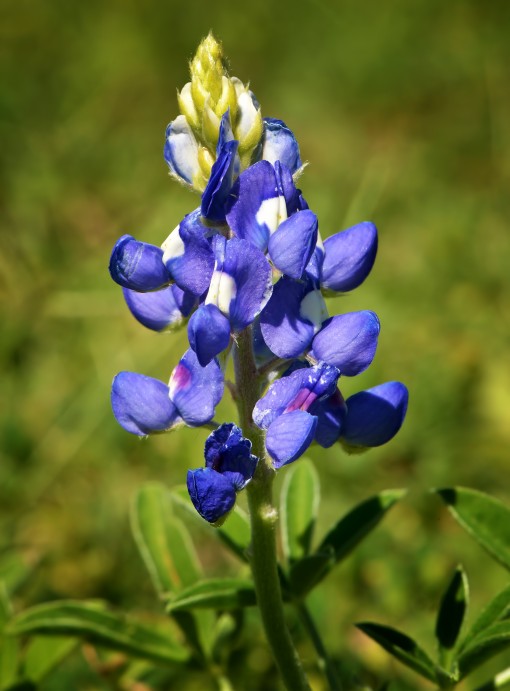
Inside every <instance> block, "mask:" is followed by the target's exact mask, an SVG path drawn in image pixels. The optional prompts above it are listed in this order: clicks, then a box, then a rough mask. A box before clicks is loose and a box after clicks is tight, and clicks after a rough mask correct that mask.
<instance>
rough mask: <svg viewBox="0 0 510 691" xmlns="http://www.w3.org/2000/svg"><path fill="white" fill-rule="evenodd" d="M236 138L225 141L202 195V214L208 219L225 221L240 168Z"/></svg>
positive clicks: (219, 221)
mask: <svg viewBox="0 0 510 691" xmlns="http://www.w3.org/2000/svg"><path fill="white" fill-rule="evenodd" d="M238 146H239V142H237V141H236V140H233V141H229V142H225V143H224V144H223V146H222V147H221V151H220V153H219V156H218V158H217V159H216V161H215V162H214V164H213V167H212V170H211V175H210V177H209V181H208V183H207V186H206V188H205V190H204V193H203V195H202V206H201V209H202V216H203V217H204V218H206V219H207V220H208V221H214V222H216V223H223V222H224V221H225V203H226V201H227V197H228V195H229V192H230V190H231V189H232V184H233V182H234V176H235V171H236V169H238V168H239V165H238V164H239V157H238V156H237V148H238Z"/></svg>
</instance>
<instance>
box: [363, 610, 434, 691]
mask: <svg viewBox="0 0 510 691" xmlns="http://www.w3.org/2000/svg"><path fill="white" fill-rule="evenodd" d="M356 626H357V628H358V629H361V631H363V633H365V634H366V635H367V636H369V637H370V638H372V639H373V640H374V641H375V642H376V643H379V645H380V646H381V647H382V648H384V650H386V651H387V652H388V653H390V655H393V657H395V658H397V660H399V661H400V662H402V663H403V664H404V665H406V666H407V667H410V668H411V669H413V670H414V671H415V672H418V674H421V675H422V677H425V678H426V679H429V681H433V682H435V683H437V681H438V680H437V670H436V667H435V665H434V663H433V662H432V660H431V659H430V658H429V656H428V655H427V653H426V652H425V651H424V650H422V649H421V648H420V646H419V645H418V644H417V643H416V641H413V639H412V638H410V637H409V636H406V634H405V633H402V632H400V631H397V630H396V629H392V628H390V627H389V626H381V625H380V624H373V623H371V622H364V623H361V624H356Z"/></svg>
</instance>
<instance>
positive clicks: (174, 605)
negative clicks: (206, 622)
mask: <svg viewBox="0 0 510 691" xmlns="http://www.w3.org/2000/svg"><path fill="white" fill-rule="evenodd" d="M255 604H256V597H255V590H254V588H253V583H252V582H251V581H248V580H246V579H244V580H243V579H239V578H217V579H208V580H205V581H198V582H197V583H195V584H194V585H192V586H190V587H189V588H185V589H184V590H183V591H181V592H180V593H179V595H177V596H176V597H174V598H172V599H171V600H170V602H169V603H168V604H167V608H166V609H167V612H178V611H180V610H188V609H201V608H204V609H221V610H228V609H239V608H242V607H252V606H253V605H255Z"/></svg>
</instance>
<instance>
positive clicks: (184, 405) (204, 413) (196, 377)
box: [168, 349, 223, 427]
mask: <svg viewBox="0 0 510 691" xmlns="http://www.w3.org/2000/svg"><path fill="white" fill-rule="evenodd" d="M168 386H169V389H170V400H171V401H172V402H173V403H174V405H175V407H176V408H177V410H178V412H179V415H180V416H181V417H182V418H183V420H184V421H185V422H186V424H188V425H190V426H191V427H199V426H200V425H203V424H205V423H206V422H209V421H210V420H212V418H213V416H214V408H215V406H217V405H218V403H219V402H220V400H221V397H222V396H223V372H222V371H221V368H220V366H219V364H218V362H217V360H213V361H212V362H210V363H209V364H208V365H207V366H206V367H201V365H200V363H199V362H198V358H197V356H196V355H195V353H194V352H193V351H192V350H191V349H190V350H187V351H186V352H185V353H184V355H183V356H182V358H181V360H180V362H179V364H178V365H177V367H176V368H175V369H174V371H173V372H172V376H171V377H170V382H169V385H168Z"/></svg>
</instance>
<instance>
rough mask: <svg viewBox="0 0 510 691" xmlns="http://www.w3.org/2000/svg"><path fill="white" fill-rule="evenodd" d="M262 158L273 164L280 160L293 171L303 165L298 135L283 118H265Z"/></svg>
mask: <svg viewBox="0 0 510 691" xmlns="http://www.w3.org/2000/svg"><path fill="white" fill-rule="evenodd" d="M262 158H263V159H265V160H266V161H269V162H270V163H273V164H274V163H275V162H276V161H280V162H281V163H283V165H285V166H287V168H288V169H289V170H290V171H291V173H295V172H296V170H297V169H298V168H300V167H301V165H302V164H301V157H300V155H299V146H298V143H297V140H296V137H295V136H294V134H293V133H292V130H290V129H289V128H288V127H287V125H286V124H285V123H284V122H282V120H276V119H275V118H264V145H263V148H262Z"/></svg>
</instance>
